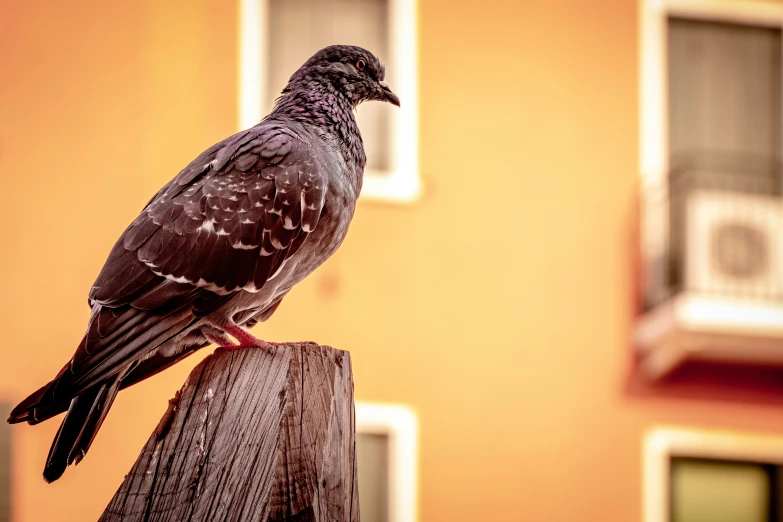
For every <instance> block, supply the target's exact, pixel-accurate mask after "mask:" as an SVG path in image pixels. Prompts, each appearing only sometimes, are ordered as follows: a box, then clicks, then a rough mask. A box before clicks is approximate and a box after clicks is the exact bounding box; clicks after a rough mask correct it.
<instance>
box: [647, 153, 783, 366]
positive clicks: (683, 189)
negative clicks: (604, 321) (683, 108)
mask: <svg viewBox="0 0 783 522" xmlns="http://www.w3.org/2000/svg"><path fill="white" fill-rule="evenodd" d="M642 215H643V223H642V231H643V232H642V235H643V245H642V251H643V259H644V264H645V270H644V274H645V275H644V279H645V303H644V311H643V313H642V314H641V315H640V316H639V317H638V319H637V322H636V327H635V332H634V334H635V345H636V349H637V352H638V355H639V358H640V363H641V368H642V370H643V372H644V373H645V374H646V375H647V376H648V377H650V378H652V379H658V378H660V377H662V376H664V375H666V374H668V373H669V372H671V371H672V370H674V369H675V368H676V367H678V366H679V365H680V364H681V363H682V362H684V361H687V360H699V361H711V362H730V363H749V364H765V365H781V366H783V171H782V170H781V166H780V164H779V162H778V161H773V160H770V159H768V158H765V157H759V156H750V155H738V154H725V153H723V154H721V153H713V152H710V153H697V154H687V155H682V156H680V157H673V158H672V161H671V171H670V173H669V176H668V179H667V182H666V183H662V184H661V185H660V186H655V187H650V188H647V189H646V190H645V193H644V194H643V213H642Z"/></svg>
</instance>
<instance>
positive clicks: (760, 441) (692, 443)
mask: <svg viewBox="0 0 783 522" xmlns="http://www.w3.org/2000/svg"><path fill="white" fill-rule="evenodd" d="M672 457H695V458H705V459H716V460H739V461H745V462H758V463H761V464H776V465H783V437H781V436H773V435H765V434H759V433H738V432H731V431H713V430H698V429H687V428H676V427H657V428H653V429H652V430H650V431H649V432H648V433H647V434H646V435H645V437H644V441H643V449H642V458H643V463H642V487H643V498H642V521H643V522H669V502H670V500H671V499H670V493H669V492H670V484H671V459H672Z"/></svg>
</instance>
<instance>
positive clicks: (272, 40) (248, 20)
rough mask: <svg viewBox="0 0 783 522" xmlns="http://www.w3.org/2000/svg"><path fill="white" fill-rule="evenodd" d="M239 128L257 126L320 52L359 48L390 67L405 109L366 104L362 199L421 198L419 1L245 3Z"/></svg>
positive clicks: (360, 114)
mask: <svg viewBox="0 0 783 522" xmlns="http://www.w3.org/2000/svg"><path fill="white" fill-rule="evenodd" d="M239 12H240V13H239V16H240V21H239V24H240V50H239V53H240V64H239V75H240V78H239V89H240V92H239V124H240V127H241V128H247V127H250V126H252V125H255V124H256V123H258V122H259V121H260V120H261V118H262V117H263V116H264V115H265V114H267V113H268V112H269V111H270V110H271V109H272V107H273V106H274V100H275V99H276V98H277V97H278V96H279V94H280V91H281V90H282V89H283V87H284V86H285V84H286V82H287V81H288V78H289V77H290V76H291V74H292V73H293V72H294V71H295V70H296V69H297V68H299V66H301V65H302V64H303V63H304V62H305V61H306V60H307V59H308V58H309V57H310V56H311V55H312V54H313V53H314V52H315V51H317V50H318V49H321V48H323V47H326V46H328V45H332V44H335V43H344V44H352V45H360V46H362V47H365V48H367V49H369V50H371V51H372V52H373V53H375V54H376V55H377V56H379V58H381V60H382V61H383V62H384V63H385V64H386V78H387V81H388V83H389V85H390V86H391V87H392V90H394V92H395V93H397V95H398V96H399V97H400V99H401V100H402V107H400V108H397V107H392V106H390V105H388V104H382V103H365V104H362V105H361V106H359V108H358V109H357V120H358V123H359V127H360V128H361V131H362V137H363V140H364V145H365V149H366V151H367V159H368V163H367V168H366V169H365V178H364V186H363V188H362V197H363V198H368V199H376V200H377V199H380V200H386V201H398V202H409V201H413V200H415V199H416V198H417V197H418V195H419V191H420V181H419V173H418V134H417V133H418V122H417V108H416V107H417V101H416V96H417V72H416V46H417V44H416V18H415V13H416V6H415V0H240V9H239Z"/></svg>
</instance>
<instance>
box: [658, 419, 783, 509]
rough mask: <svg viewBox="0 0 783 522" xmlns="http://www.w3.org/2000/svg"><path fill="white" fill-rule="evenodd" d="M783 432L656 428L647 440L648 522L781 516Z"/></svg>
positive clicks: (782, 496)
mask: <svg viewBox="0 0 783 522" xmlns="http://www.w3.org/2000/svg"><path fill="white" fill-rule="evenodd" d="M782 472H783V438H781V437H772V436H766V435H750V434H737V433H727V432H713V431H698V430H686V429H668V428H658V429H654V430H652V431H651V432H650V433H649V434H647V436H646V437H645V441H644V468H643V473H644V477H643V479H644V480H643V484H644V499H643V501H644V519H643V520H644V522H702V521H704V522H707V521H709V522H724V521H725V522H734V521H739V520H741V521H743V522H777V521H778V520H780V517H781V515H782V514H783V510H782V508H783V504H782V502H783V495H781V493H783V490H782V489H781V485H782V484H783V483H781V478H783V474H781V473H782Z"/></svg>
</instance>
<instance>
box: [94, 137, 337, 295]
mask: <svg viewBox="0 0 783 522" xmlns="http://www.w3.org/2000/svg"><path fill="white" fill-rule="evenodd" d="M207 152H208V153H205V154H203V155H202V156H201V157H200V161H198V160H197V161H195V162H193V163H191V165H189V166H188V167H187V168H186V169H184V170H183V171H182V172H181V173H180V174H179V176H177V178H175V179H174V180H172V182H170V183H169V185H167V187H165V188H164V189H163V190H161V191H160V192H159V193H158V195H157V196H156V197H155V198H153V200H152V201H150V203H149V204H148V205H147V207H146V208H145V209H144V211H143V212H142V213H141V215H139V217H138V218H137V219H136V220H135V221H134V222H133V223H132V224H131V225H130V227H128V229H127V230H126V231H125V233H124V234H123V236H122V237H121V238H120V240H119V241H118V243H117V245H116V246H115V249H114V251H113V252H112V255H110V257H109V260H108V261H107V263H106V266H105V267H104V270H103V271H102V272H101V274H100V275H99V276H98V279H97V281H96V282H95V285H94V286H93V289H92V292H91V294H90V299H91V301H92V302H93V303H100V304H103V305H106V306H116V305H122V304H126V303H133V302H136V301H140V302H138V303H137V304H138V305H141V307H142V308H149V306H145V304H147V303H149V302H150V301H155V296H156V294H157V291H156V288H157V286H159V285H160V282H159V281H157V280H156V281H155V283H152V282H150V280H151V279H152V276H150V274H153V275H156V276H158V277H163V278H165V279H166V280H167V281H171V282H173V283H180V284H185V285H187V286H185V287H182V289H185V288H191V289H192V288H204V289H207V290H210V291H211V292H214V293H216V294H219V295H224V294H230V293H233V292H236V291H238V290H240V289H244V290H248V291H251V292H255V291H258V290H260V289H261V288H262V287H263V286H264V284H265V283H266V281H267V280H268V279H269V277H270V276H272V275H273V274H274V272H275V270H276V269H277V268H278V267H279V266H280V265H281V264H282V263H283V262H284V261H285V260H286V259H287V258H288V257H290V256H291V255H292V254H293V252H294V251H295V250H296V249H298V248H299V246H301V243H302V242H303V241H304V240H305V239H306V238H307V236H308V234H309V233H310V232H312V231H313V230H314V229H315V227H316V226H317V225H318V220H319V218H320V216H321V211H322V210H323V205H324V200H325V197H326V190H327V186H326V183H327V181H326V177H325V175H324V174H323V172H322V170H321V166H320V164H319V161H318V158H317V156H316V153H315V150H314V149H313V148H312V146H310V145H309V144H307V143H305V142H304V141H303V140H301V139H299V138H298V137H296V136H295V135H294V134H293V133H292V132H291V131H289V130H287V129H285V128H281V127H279V126H275V125H266V126H264V125H261V126H258V127H254V128H252V129H249V130H247V131H244V132H242V133H239V134H237V135H235V136H233V137H231V138H229V139H228V140H226V141H225V142H223V146H222V147H219V148H213V149H210V151H207ZM125 251H130V252H135V254H136V257H137V258H138V260H139V261H141V262H142V264H143V266H144V267H146V270H140V269H138V268H137V267H136V266H128V264H127V263H125V262H124V261H125V260H124V257H125V254H124V252H125ZM153 285H154V286H155V288H149V287H150V286H153ZM176 293H179V292H176ZM167 299H168V296H167ZM150 304H152V303H150ZM154 304H159V303H154ZM153 308H154V306H153Z"/></svg>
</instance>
